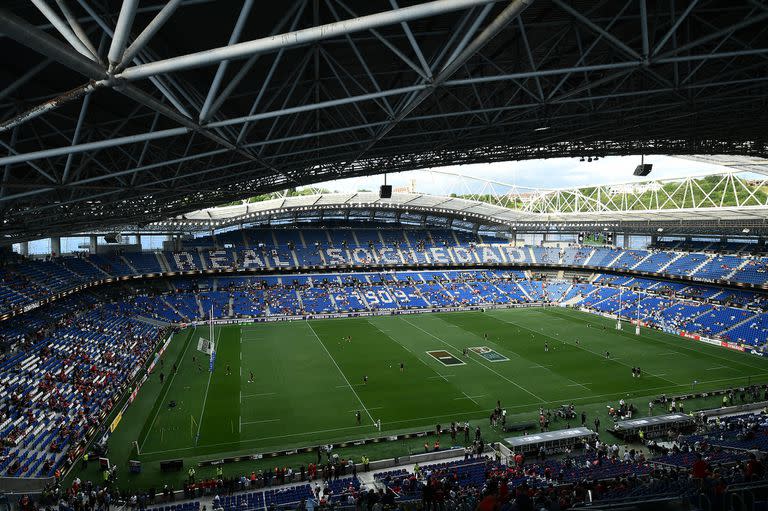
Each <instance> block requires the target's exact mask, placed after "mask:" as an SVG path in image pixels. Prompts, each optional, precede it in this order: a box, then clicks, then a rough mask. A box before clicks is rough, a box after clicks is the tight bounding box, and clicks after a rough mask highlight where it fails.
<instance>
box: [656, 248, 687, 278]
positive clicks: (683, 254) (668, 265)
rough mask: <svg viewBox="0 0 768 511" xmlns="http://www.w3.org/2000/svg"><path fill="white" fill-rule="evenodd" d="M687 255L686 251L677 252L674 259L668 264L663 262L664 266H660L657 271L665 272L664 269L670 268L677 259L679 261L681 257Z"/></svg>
mask: <svg viewBox="0 0 768 511" xmlns="http://www.w3.org/2000/svg"><path fill="white" fill-rule="evenodd" d="M685 255H687V254H686V253H685V252H677V253H676V254H675V257H673V258H672V259H670V260H669V261H667V263H666V264H663V265H662V266H660V267H659V269H658V270H657V273H664V270H666V269H667V268H669V267H670V266H671V265H673V264H674V263H675V261H677V260H678V259H680V258H681V257H683V256H685Z"/></svg>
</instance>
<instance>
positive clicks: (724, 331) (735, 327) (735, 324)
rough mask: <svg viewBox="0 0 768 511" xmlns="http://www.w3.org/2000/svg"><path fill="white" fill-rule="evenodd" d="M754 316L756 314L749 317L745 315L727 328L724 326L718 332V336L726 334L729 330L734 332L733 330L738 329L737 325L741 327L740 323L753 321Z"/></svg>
mask: <svg viewBox="0 0 768 511" xmlns="http://www.w3.org/2000/svg"><path fill="white" fill-rule="evenodd" d="M755 317H756V316H749V317H746V318H744V319H742V320H741V321H739V322H738V323H734V324H733V325H731V326H730V327H729V328H726V329H725V330H723V331H722V332H720V333H719V334H718V337H722V336H727V335H728V333H729V332H735V331H737V330H738V329H739V327H741V326H742V325H745V324H746V323H749V322H750V321H754V320H755Z"/></svg>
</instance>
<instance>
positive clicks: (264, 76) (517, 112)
mask: <svg viewBox="0 0 768 511" xmlns="http://www.w3.org/2000/svg"><path fill="white" fill-rule="evenodd" d="M767 21H768V6H767V5H766V4H765V3H764V2H762V1H759V0H691V1H688V2H647V1H646V0H626V1H625V0H602V1H597V2H593V1H585V0H513V1H495V0H435V1H429V2H416V1H413V0H410V1H404V0H403V1H400V2H399V3H398V2H397V1H396V0H389V1H387V0H369V1H366V2H349V1H348V0H324V1H322V2H321V1H320V0H312V1H310V0H295V1H288V2H259V3H258V4H257V3H256V2H255V1H253V0H245V1H244V2H213V1H210V0H171V1H169V2H156V3H151V2H150V1H149V0H145V1H144V2H142V3H141V5H139V2H138V0H124V1H123V2H118V1H116V0H105V1H100V2H97V1H95V0H57V1H56V2H55V3H54V2H50V1H46V0H39V1H36V2H28V1H27V0H9V1H6V2H4V3H3V10H0V33H2V34H3V37H2V38H0V52H2V55H3V66H2V69H0V119H1V120H0V147H2V150H3V151H4V152H5V153H6V154H5V155H4V156H0V168H2V172H3V174H2V182H1V183H0V208H2V212H3V213H2V223H1V224H0V235H3V236H5V238H4V239H5V241H6V242H10V241H15V240H21V239H31V238H36V237H42V236H46V235H51V234H61V233H68V232H75V231H78V230H83V229H90V228H106V227H108V226H110V225H125V224H127V223H135V224H142V223H147V222H151V221H156V220H159V219H163V218H168V217H170V216H174V215H178V214H182V213H185V212H189V211H193V210H196V209H200V208H204V207H208V206H212V205H216V204H222V203H225V202H228V201H231V200H234V199H237V198H243V197H247V196H251V195H254V194H257V193H262V192H265V191H271V190H279V189H284V188H287V187H291V186H296V185H300V184H306V183H316V182H322V181H325V180H329V179H338V178H340V177H349V176H356V175H370V174H377V173H384V172H395V171H401V170H408V169H415V168H428V167H438V166H443V165H451V164H458V163H473V162H491V161H502V160H514V159H530V158H546V157H556V156H581V155H600V156H606V155H619V154H638V153H645V154H651V153H657V154H658V153H663V154H729V155H730V154H736V155H750V156H755V157H761V158H765V157H766V156H768V149H767V148H766V137H767V136H768V104H767V102H768V99H767V98H768V83H767V82H768V75H766V73H765V66H766V62H768V23H766V22H767ZM555 177H556V176H555Z"/></svg>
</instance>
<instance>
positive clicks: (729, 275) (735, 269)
mask: <svg viewBox="0 0 768 511" xmlns="http://www.w3.org/2000/svg"><path fill="white" fill-rule="evenodd" d="M749 261H750V260H749V259H744V260H743V261H742V262H741V264H739V265H738V266H737V267H736V268H734V269H733V271H731V272H730V273H728V274H726V275H723V278H724V279H725V280H730V279H732V278H733V277H734V275H736V274H737V273H738V272H739V270H741V269H742V268H744V267H745V266H746V265H747V264H749Z"/></svg>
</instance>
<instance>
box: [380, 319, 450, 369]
mask: <svg viewBox="0 0 768 511" xmlns="http://www.w3.org/2000/svg"><path fill="white" fill-rule="evenodd" d="M367 321H368V324H369V325H371V326H372V327H373V328H375V329H376V330H378V331H379V332H381V333H382V335H384V336H385V337H386V338H387V339H389V340H391V341H392V342H394V343H395V344H397V345H398V346H400V347H402V348H403V349H404V350H405V351H407V352H408V353H411V354H413V356H414V357H415V358H416V360H418V361H419V362H421V363H422V364H424V366H426V367H427V369H429V370H431V371H432V372H434V373H435V374H436V376H428V377H427V379H428V380H433V379H435V380H436V379H443V380H445V382H446V383H449V382H448V378H447V377H446V376H445V375H443V374H440V372H439V371H438V370H437V369H434V368H432V367H431V366H430V365H429V364H427V363H426V362H425V361H424V360H422V358H421V357H420V356H419V355H417V354H416V353H414V352H413V351H411V349H410V348H408V346H406V345H405V344H402V343H401V342H399V341H398V340H397V339H395V338H394V337H392V336H390V335H387V334H386V333H384V330H382V329H381V328H379V327H377V326H376V325H374V324H373V323H371V321H370V320H367ZM387 331H388V332H391V330H387ZM449 376H453V375H449Z"/></svg>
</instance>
